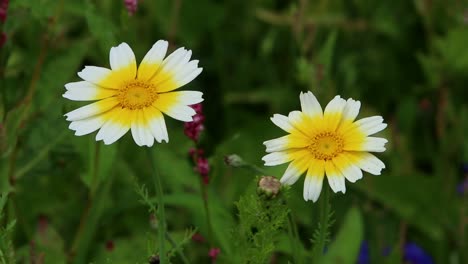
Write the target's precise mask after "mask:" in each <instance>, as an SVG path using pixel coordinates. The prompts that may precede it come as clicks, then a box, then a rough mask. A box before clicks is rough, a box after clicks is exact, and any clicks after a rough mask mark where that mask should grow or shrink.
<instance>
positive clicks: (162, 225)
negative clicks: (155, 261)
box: [146, 148, 168, 264]
mask: <svg viewBox="0 0 468 264" xmlns="http://www.w3.org/2000/svg"><path fill="white" fill-rule="evenodd" d="M146 152H147V153H148V158H149V159H150V165H151V169H152V170H153V180H154V188H155V191H156V198H157V201H158V237H159V260H160V263H161V264H166V263H168V262H167V260H166V251H165V243H166V239H165V237H164V235H165V234H166V216H165V213H164V194H163V189H162V186H161V179H160V178H159V176H158V173H157V170H156V165H155V159H154V155H153V152H152V151H151V148H147V149H146Z"/></svg>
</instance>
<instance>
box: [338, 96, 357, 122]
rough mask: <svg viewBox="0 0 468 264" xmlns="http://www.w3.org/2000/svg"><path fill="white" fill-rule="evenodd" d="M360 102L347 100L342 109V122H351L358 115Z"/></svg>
mask: <svg viewBox="0 0 468 264" xmlns="http://www.w3.org/2000/svg"><path fill="white" fill-rule="evenodd" d="M360 108H361V102H359V101H356V100H353V99H352V98H349V99H348V100H347V101H346V105H345V107H344V109H343V116H342V122H353V121H354V120H355V119H356V117H357V115H358V114H359V109H360Z"/></svg>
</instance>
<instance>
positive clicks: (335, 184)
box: [325, 161, 346, 193]
mask: <svg viewBox="0 0 468 264" xmlns="http://www.w3.org/2000/svg"><path fill="white" fill-rule="evenodd" d="M325 173H326V175H327V180H328V184H329V185H330V187H331V189H332V190H333V192H335V193H337V192H342V193H345V192H346V186H345V177H344V176H343V175H342V174H341V173H340V172H339V170H338V169H337V168H336V167H335V165H334V164H333V163H332V162H331V161H327V162H326V163H325Z"/></svg>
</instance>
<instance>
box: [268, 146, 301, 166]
mask: <svg viewBox="0 0 468 264" xmlns="http://www.w3.org/2000/svg"><path fill="white" fill-rule="evenodd" d="M307 154H309V152H308V151H307V150H304V149H299V150H286V151H281V152H273V153H270V154H268V155H265V156H264V157H263V158H262V160H263V161H265V166H275V165H279V164H283V163H286V162H289V161H291V160H294V159H297V158H301V157H303V156H305V155H307Z"/></svg>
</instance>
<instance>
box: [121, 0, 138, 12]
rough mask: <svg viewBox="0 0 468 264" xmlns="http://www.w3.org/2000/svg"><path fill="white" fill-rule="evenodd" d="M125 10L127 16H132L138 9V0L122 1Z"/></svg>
mask: <svg viewBox="0 0 468 264" xmlns="http://www.w3.org/2000/svg"><path fill="white" fill-rule="evenodd" d="M124 4H125V8H127V11H128V15H130V16H133V15H134V14H135V13H136V11H137V8H138V0H124Z"/></svg>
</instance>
